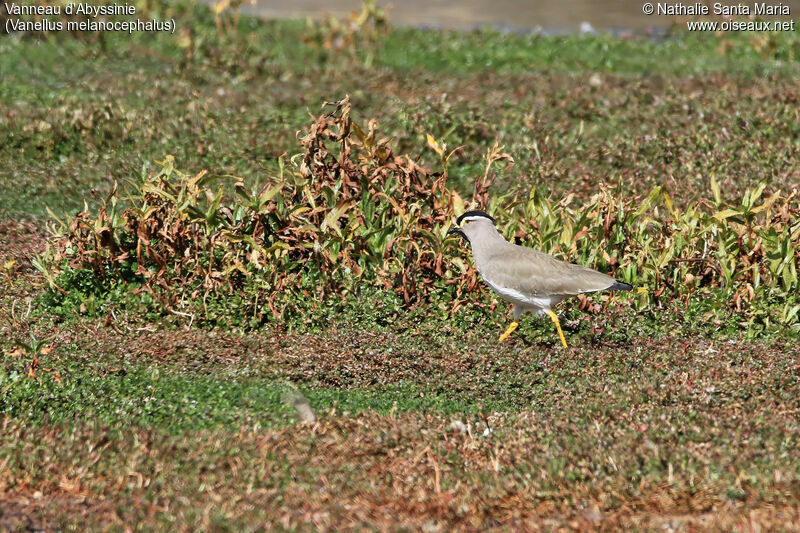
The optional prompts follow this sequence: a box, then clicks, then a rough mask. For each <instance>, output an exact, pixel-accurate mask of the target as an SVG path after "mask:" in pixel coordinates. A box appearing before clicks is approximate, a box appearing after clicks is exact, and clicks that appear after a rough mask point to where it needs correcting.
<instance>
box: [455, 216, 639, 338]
mask: <svg viewBox="0 0 800 533" xmlns="http://www.w3.org/2000/svg"><path fill="white" fill-rule="evenodd" d="M458 224H459V225H460V226H461V227H459V228H453V229H451V230H450V231H448V234H459V235H462V236H463V237H465V238H466V239H467V240H468V241H469V243H470V245H471V246H472V256H473V258H474V260H475V266H476V268H477V269H478V272H479V273H480V275H481V277H482V278H483V279H484V281H486V283H487V284H488V285H489V286H490V287H491V288H492V289H494V291H495V292H497V294H499V295H500V297H501V298H503V299H504V300H506V301H508V302H510V303H512V304H514V323H513V324H512V325H511V327H509V329H508V331H506V333H505V334H503V336H501V337H500V340H501V341H503V340H505V339H506V338H507V337H508V335H510V334H511V332H512V331H514V329H515V328H516V327H517V325H518V323H517V320H519V317H520V316H521V315H522V313H524V312H525V311H531V312H533V313H537V314H548V315H550V318H551V319H552V320H553V322H554V323H555V324H556V328H557V329H558V332H559V336H560V337H561V341H562V343H563V344H564V346H565V347H566V340H565V339H564V335H563V332H562V331H561V326H560V324H559V322H558V317H557V316H556V315H555V313H553V312H552V311H551V308H552V306H554V305H556V304H558V303H559V302H561V301H562V300H564V299H565V298H569V297H570V296H576V295H578V294H585V293H589V292H597V291H606V290H610V291H625V290H630V289H631V288H632V287H631V286H630V285H629V284H627V283H624V282H621V281H617V280H615V279H614V278H612V277H611V276H609V275H607V274H603V273H602V272H597V271H596V270H592V269H591V268H587V267H584V266H580V265H575V264H572V263H565V262H564V261H559V260H558V259H556V258H555V257H552V256H550V255H547V254H546V253H544V252H540V251H538V250H534V249H532V248H527V247H524V246H518V245H516V244H512V243H510V242H508V241H507V240H505V238H503V236H502V235H500V233H499V232H498V231H497V228H495V225H494V219H493V218H492V217H491V216H489V215H488V214H486V213H484V212H482V211H469V212H467V213H464V214H463V215H461V216H460V217H459V218H458Z"/></svg>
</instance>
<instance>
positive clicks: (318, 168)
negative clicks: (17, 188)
mask: <svg viewBox="0 0 800 533" xmlns="http://www.w3.org/2000/svg"><path fill="white" fill-rule="evenodd" d="M326 105H327V106H328V108H329V111H328V112H326V113H324V114H323V115H321V116H320V117H318V118H317V119H316V120H315V121H314V122H313V123H312V124H311V126H310V127H309V128H308V130H307V131H306V132H305V133H304V134H303V135H302V136H301V138H300V141H299V143H300V148H301V151H300V152H299V153H298V154H296V155H295V156H294V157H291V158H290V159H289V160H288V161H285V160H283V159H280V160H279V168H278V170H277V171H276V172H275V173H274V175H269V176H268V179H267V184H266V185H265V186H263V187H248V186H246V185H245V183H244V182H243V180H241V179H240V178H236V177H233V176H211V175H209V174H208V173H207V172H206V171H202V172H200V173H198V174H197V175H194V176H190V175H187V174H184V173H182V172H180V171H178V170H177V169H176V168H175V166H174V159H173V158H172V157H169V156H168V157H167V158H166V159H165V160H164V161H163V162H162V163H161V165H162V168H161V169H160V170H159V171H158V172H156V173H153V174H149V175H145V176H143V178H142V180H141V181H140V182H139V183H137V184H136V186H135V187H134V189H133V192H132V194H130V196H129V197H127V198H125V199H123V198H122V197H121V196H120V194H119V193H118V192H117V191H114V192H113V193H112V194H111V195H110V197H109V198H108V199H107V200H106V202H105V203H104V205H103V207H101V208H100V209H99V210H98V211H97V213H96V214H94V215H92V214H90V213H89V212H88V210H86V211H83V212H81V213H79V214H78V215H77V216H76V217H74V218H73V219H72V220H69V221H66V222H64V223H63V225H62V226H61V229H60V231H57V232H56V233H57V235H56V238H55V241H54V244H53V246H52V247H51V248H50V252H49V255H48V257H47V258H46V259H47V260H46V261H44V262H43V264H46V266H43V268H42V269H43V270H44V271H45V272H46V275H47V276H48V279H49V280H50V281H51V291H50V297H51V301H52V302H55V303H56V304H58V302H59V301H60V302H62V303H63V302H65V301H68V302H76V301H78V300H76V298H78V299H80V298H81V297H83V296H85V295H87V294H91V296H92V297H93V298H102V297H103V295H104V294H105V295H106V296H107V295H108V294H110V293H112V292H113V293H114V294H116V295H125V294H129V295H130V294H132V295H134V296H137V297H138V298H139V300H138V301H140V302H144V303H146V304H148V305H150V306H151V309H153V310H155V311H157V312H163V311H167V312H172V313H175V314H185V315H187V316H192V317H193V319H194V318H195V317H196V318H197V319H198V321H206V322H212V323H218V322H222V323H225V324H243V325H248V326H253V327H255V326H257V325H258V324H261V323H263V322H266V321H270V320H274V321H276V322H282V321H286V320H292V319H293V318H296V317H300V318H302V317H303V316H304V315H306V314H307V313H308V312H309V311H311V310H314V309H316V310H317V312H320V310H323V311H324V310H333V311H334V312H335V311H336V310H337V309H344V308H350V309H353V308H355V309H358V308H362V309H363V308H366V306H372V307H370V310H371V311H370V313H371V314H372V311H374V310H375V308H376V307H380V306H386V307H387V308H389V309H391V310H392V312H398V311H399V310H401V309H402V308H405V309H409V308H411V307H414V306H417V305H418V304H420V303H425V304H434V305H429V306H428V307H429V309H428V310H427V311H426V312H442V311H443V312H446V313H452V312H454V311H456V310H457V309H458V308H459V307H461V305H462V304H463V303H464V302H466V301H467V299H471V300H474V299H475V298H476V297H477V296H476V294H475V292H476V291H479V290H481V289H480V287H481V285H482V284H481V283H479V281H478V277H477V274H476V272H475V270H474V268H473V267H471V266H469V265H471V261H470V260H468V259H466V258H464V256H463V255H462V254H460V253H459V252H458V250H457V247H456V242H457V241H454V240H446V239H445V236H446V231H447V229H449V227H450V226H451V224H452V220H454V217H455V216H456V215H457V214H460V213H461V212H463V211H464V210H465V209H467V208H474V207H478V208H484V209H487V210H490V211H492V212H493V214H494V215H495V217H496V218H497V220H498V223H499V229H500V231H501V232H503V233H505V235H506V237H507V238H509V239H512V240H515V241H516V242H518V243H520V244H523V245H527V246H533V247H535V248H538V249H541V250H543V251H545V252H547V253H551V254H553V255H555V256H557V257H560V258H562V259H564V260H568V261H573V262H577V263H580V264H584V265H588V266H591V267H593V268H596V269H598V270H602V271H606V272H610V273H612V274H614V275H616V277H617V278H618V279H621V280H623V281H626V282H628V283H632V284H635V285H637V286H638V287H640V288H641V289H640V290H639V291H638V295H634V296H632V297H633V298H635V299H636V302H635V305H633V306H632V307H633V308H635V309H637V310H639V311H642V312H644V311H648V312H658V311H661V310H667V311H670V312H672V313H674V312H676V311H677V312H678V314H679V315H681V314H683V313H684V312H686V314H690V313H689V312H691V313H694V314H695V315H696V316H698V317H699V321H700V322H703V323H706V324H710V325H711V326H712V327H718V326H721V325H722V324H723V323H728V324H730V323H731V322H733V323H735V324H736V327H740V326H748V327H749V326H754V325H758V326H759V327H761V328H763V327H765V326H771V325H774V324H782V325H788V326H790V327H793V328H794V329H795V330H797V329H800V327H799V326H798V322H800V316H798V314H799V313H800V301H798V297H797V292H798V276H797V272H798V268H800V251H798V245H797V243H798V241H799V240H800V216H798V214H799V213H800V209H798V208H799V207H800V206H798V193H797V191H793V192H791V193H790V194H788V195H787V194H783V193H781V192H780V191H778V192H774V193H772V194H771V195H769V196H766V195H765V191H766V186H765V185H764V184H760V185H758V186H757V187H756V188H754V189H751V190H748V191H746V192H745V194H744V195H743V197H742V199H741V200H740V201H739V203H738V204H735V205H729V204H726V203H725V202H723V200H722V199H721V194H720V191H719V188H718V186H717V184H716V181H715V180H714V178H713V177H712V178H711V179H710V183H711V192H712V195H713V198H710V199H709V200H707V201H704V202H700V203H698V204H696V205H690V206H689V207H687V208H685V209H683V210H679V209H677V208H676V207H675V206H674V205H673V203H672V201H671V199H670V197H669V196H668V195H667V194H666V193H665V192H664V191H662V190H661V189H660V188H656V189H655V190H653V191H652V192H651V193H650V194H649V195H648V196H647V197H644V198H630V197H628V198H624V197H622V195H620V194H617V193H616V192H615V191H612V190H610V189H603V190H601V191H599V192H598V193H597V194H596V195H595V196H593V197H592V198H590V199H589V200H586V201H583V202H582V203H581V204H580V205H578V206H573V197H572V196H568V197H567V198H564V199H562V200H560V201H554V200H553V199H552V198H550V197H549V195H547V194H544V193H543V192H542V191H541V190H540V189H536V188H534V189H532V190H530V191H525V190H522V189H517V190H512V191H509V192H507V193H505V194H494V195H490V189H491V185H492V183H493V178H494V172H493V171H492V166H493V165H494V164H495V163H497V162H498V161H502V160H504V159H510V157H509V156H508V155H507V154H504V153H502V149H501V148H500V147H498V146H495V147H494V148H492V149H491V150H490V151H489V152H488V153H487V155H486V171H485V173H484V175H483V176H482V177H481V178H479V179H478V180H477V181H476V184H475V188H474V191H473V198H472V200H471V202H470V203H469V205H465V203H464V201H463V200H462V199H461V197H460V196H459V195H458V193H457V192H455V191H453V190H451V189H449V188H448V187H447V171H446V170H447V161H448V158H449V155H446V153H445V151H444V149H443V147H440V146H439V145H438V143H437V142H436V141H435V139H433V138H432V137H429V138H428V146H429V147H431V148H432V149H433V150H434V151H436V152H437V153H438V154H439V156H440V157H441V162H442V165H443V171H441V172H433V171H431V170H430V169H426V168H423V167H421V166H420V165H418V164H417V163H416V162H415V161H414V160H413V159H412V158H411V157H410V156H408V155H397V154H395V153H394V152H393V151H392V148H391V146H390V144H389V142H388V140H387V139H385V138H380V136H379V135H378V132H377V125H376V123H375V122H374V121H370V122H369V123H368V126H367V127H366V128H362V127H361V126H359V125H358V124H357V123H356V122H355V121H353V120H352V118H351V116H350V115H351V113H350V112H351V109H350V101H349V99H348V98H345V99H343V100H341V101H339V102H335V103H329V104H326ZM450 155H452V152H451V154H450ZM76 273H83V274H81V275H80V276H78V275H76ZM76 280H77V281H76ZM76 294H77V297H76ZM483 294H484V297H486V298H487V299H488V298H489V296H488V293H487V292H485V291H484V292H483ZM601 298H605V296H601ZM367 300H369V301H367ZM376 301H377V302H376ZM321 303H322V304H324V305H319V304H321ZM81 305H83V304H81ZM581 307H582V309H584V310H588V311H593V312H599V311H600V309H601V306H600V305H599V304H596V303H593V302H592V301H591V300H588V299H585V298H583V299H582V305H581Z"/></svg>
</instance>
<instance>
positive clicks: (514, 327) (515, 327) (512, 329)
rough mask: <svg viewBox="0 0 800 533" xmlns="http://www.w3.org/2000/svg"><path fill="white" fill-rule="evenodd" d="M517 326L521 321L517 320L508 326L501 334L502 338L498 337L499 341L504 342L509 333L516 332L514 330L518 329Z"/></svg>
mask: <svg viewBox="0 0 800 533" xmlns="http://www.w3.org/2000/svg"><path fill="white" fill-rule="evenodd" d="M517 326H519V322H517V321H516V320H515V321H514V322H512V323H511V325H510V326H508V329H507V330H506V332H505V333H503V334H502V335H500V339H498V341H497V342H503V341H504V340H506V339H507V338H508V336H509V335H511V334H512V333H514V330H515V329H517Z"/></svg>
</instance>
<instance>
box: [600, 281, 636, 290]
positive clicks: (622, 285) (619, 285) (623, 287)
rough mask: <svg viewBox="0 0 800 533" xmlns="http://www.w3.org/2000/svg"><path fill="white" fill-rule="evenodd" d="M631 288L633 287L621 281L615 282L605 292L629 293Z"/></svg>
mask: <svg viewBox="0 0 800 533" xmlns="http://www.w3.org/2000/svg"><path fill="white" fill-rule="evenodd" d="M632 288H633V285H628V284H627V283H625V282H623V281H615V282H614V284H613V285H612V286H610V287H609V288H607V289H606V290H607V291H629V290H631V289H632Z"/></svg>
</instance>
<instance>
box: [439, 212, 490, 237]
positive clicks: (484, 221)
mask: <svg viewBox="0 0 800 533" xmlns="http://www.w3.org/2000/svg"><path fill="white" fill-rule="evenodd" d="M456 224H458V226H457V227H455V228H450V229H449V230H447V235H448V236H450V235H460V236H461V237H464V238H465V239H467V240H468V241H470V242H472V237H474V236H475V235H476V234H477V233H478V232H479V231H481V229H482V228H483V229H485V228H488V227H491V228H494V219H493V218H492V217H491V216H490V215H489V214H488V213H484V212H483V211H467V212H466V213H464V214H463V215H461V216H460V217H458V220H457V221H456Z"/></svg>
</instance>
